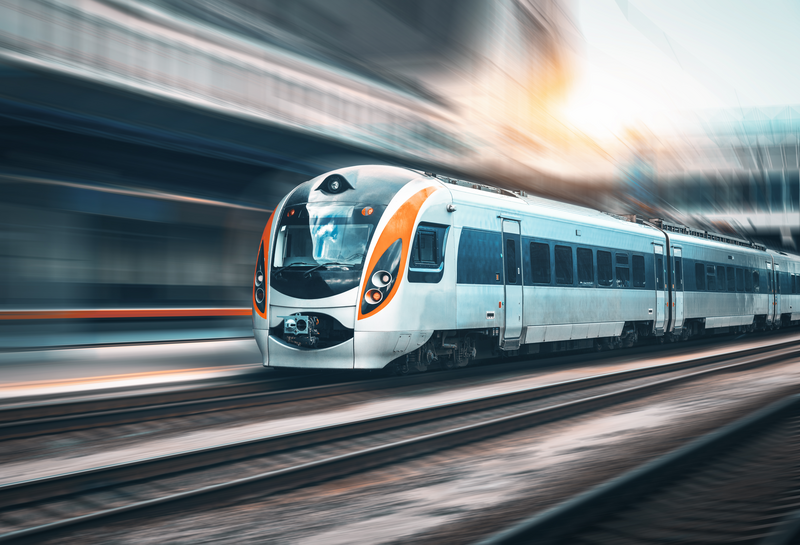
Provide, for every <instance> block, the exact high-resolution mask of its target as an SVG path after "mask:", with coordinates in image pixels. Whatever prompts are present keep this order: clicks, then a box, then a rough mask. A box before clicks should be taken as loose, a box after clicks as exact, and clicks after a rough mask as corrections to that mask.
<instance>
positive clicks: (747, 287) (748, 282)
mask: <svg viewBox="0 0 800 545" xmlns="http://www.w3.org/2000/svg"><path fill="white" fill-rule="evenodd" d="M744 291H746V292H752V291H753V275H752V274H750V271H744Z"/></svg>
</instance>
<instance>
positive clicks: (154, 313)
mask: <svg viewBox="0 0 800 545" xmlns="http://www.w3.org/2000/svg"><path fill="white" fill-rule="evenodd" d="M250 313H251V310H250V309H249V308H131V309H107V310H106V309H98V310H4V311H0V320H75V319H86V318H179V317H190V316H250Z"/></svg>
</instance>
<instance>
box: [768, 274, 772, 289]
mask: <svg viewBox="0 0 800 545" xmlns="http://www.w3.org/2000/svg"><path fill="white" fill-rule="evenodd" d="M767 291H768V292H770V293H772V269H767Z"/></svg>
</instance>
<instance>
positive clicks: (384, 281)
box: [361, 239, 403, 315]
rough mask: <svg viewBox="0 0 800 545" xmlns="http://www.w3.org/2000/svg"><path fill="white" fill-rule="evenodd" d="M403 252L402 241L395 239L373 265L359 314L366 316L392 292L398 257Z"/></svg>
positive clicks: (397, 267)
mask: <svg viewBox="0 0 800 545" xmlns="http://www.w3.org/2000/svg"><path fill="white" fill-rule="evenodd" d="M402 251H403V240H402V239H397V240H395V241H394V242H393V243H392V244H391V245H389V247H388V248H386V250H384V252H383V254H382V255H381V257H380V258H379V259H378V261H377V262H376V263H375V266H374V267H373V268H372V271H370V275H369V276H368V277H367V278H368V280H367V282H366V284H367V285H366V286H365V289H364V297H363V298H362V300H361V314H362V315H367V314H369V313H370V312H374V311H375V310H377V309H378V308H379V307H380V306H381V304H382V303H384V302H385V301H386V298H387V296H388V295H389V294H390V293H391V292H392V289H393V288H394V285H395V281H396V279H397V273H398V269H399V268H400V256H401V254H402Z"/></svg>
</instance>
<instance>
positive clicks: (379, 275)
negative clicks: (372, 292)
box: [372, 271, 392, 288]
mask: <svg viewBox="0 0 800 545" xmlns="http://www.w3.org/2000/svg"><path fill="white" fill-rule="evenodd" d="M391 281H392V275H391V274H389V273H388V272H386V271H378V272H376V273H375V274H373V275H372V283H373V284H375V285H376V286H378V287H379V288H382V287H384V286H387V285H388V284H389V282H391Z"/></svg>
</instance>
